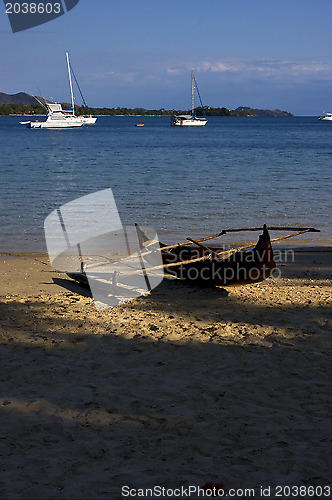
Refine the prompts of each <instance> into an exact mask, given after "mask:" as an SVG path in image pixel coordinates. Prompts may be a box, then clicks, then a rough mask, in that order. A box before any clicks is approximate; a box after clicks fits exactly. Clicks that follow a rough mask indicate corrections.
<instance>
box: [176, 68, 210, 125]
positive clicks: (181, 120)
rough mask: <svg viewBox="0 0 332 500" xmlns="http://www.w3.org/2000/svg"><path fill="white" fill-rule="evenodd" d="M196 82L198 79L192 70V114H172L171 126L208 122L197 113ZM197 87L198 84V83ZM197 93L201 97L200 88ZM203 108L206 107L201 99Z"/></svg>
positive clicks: (204, 123)
mask: <svg viewBox="0 0 332 500" xmlns="http://www.w3.org/2000/svg"><path fill="white" fill-rule="evenodd" d="M195 83H196V80H195V78H194V72H193V71H192V72H191V115H178V116H172V118H171V126H172V127H203V126H204V125H206V124H207V119H206V118H199V117H197V116H196V113H195ZM196 88H197V84H196ZM197 93H198V96H199V98H200V95H199V92H198V88H197ZM201 106H202V109H204V107H203V104H202V101H201Z"/></svg>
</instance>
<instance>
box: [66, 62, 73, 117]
mask: <svg viewBox="0 0 332 500" xmlns="http://www.w3.org/2000/svg"><path fill="white" fill-rule="evenodd" d="M66 59H67V67H68V77H69V86H70V96H71V107H72V108H73V115H74V114H75V109H74V94H73V84H72V81H71V73H70V64H69V56H68V52H66Z"/></svg>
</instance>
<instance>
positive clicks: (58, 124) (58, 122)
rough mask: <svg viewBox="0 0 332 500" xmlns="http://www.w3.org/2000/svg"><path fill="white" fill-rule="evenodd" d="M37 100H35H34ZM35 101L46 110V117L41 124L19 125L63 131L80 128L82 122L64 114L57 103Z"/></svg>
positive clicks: (23, 123)
mask: <svg viewBox="0 0 332 500" xmlns="http://www.w3.org/2000/svg"><path fill="white" fill-rule="evenodd" d="M36 99H37V98H36ZM37 101H38V102H39V103H40V104H42V105H43V106H44V107H45V108H46V109H47V117H46V120H45V121H43V122H40V121H38V120H37V121H35V122H32V121H25V122H20V124H21V125H27V127H29V128H48V129H63V128H79V127H82V125H83V121H82V119H81V118H79V117H77V116H75V115H73V114H69V113H66V112H65V111H64V110H63V109H62V106H61V104H58V103H57V102H46V101H45V102H44V103H42V102H41V101H39V99H37Z"/></svg>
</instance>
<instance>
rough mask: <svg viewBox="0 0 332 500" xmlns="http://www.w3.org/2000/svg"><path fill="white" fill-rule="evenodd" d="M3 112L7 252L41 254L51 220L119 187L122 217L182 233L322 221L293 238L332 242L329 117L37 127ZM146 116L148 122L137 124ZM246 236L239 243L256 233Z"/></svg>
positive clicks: (172, 234)
mask: <svg viewBox="0 0 332 500" xmlns="http://www.w3.org/2000/svg"><path fill="white" fill-rule="evenodd" d="M19 121H20V117H14V116H12V117H0V151H1V156H0V158H1V159H0V162H1V166H0V172H1V188H0V221H1V227H0V251H2V252H10V251H16V252H18V251H46V245H45V239H44V230H43V225H44V220H45V218H46V216H47V215H48V214H49V213H50V212H51V211H52V210H54V209H56V208H58V207H60V206H61V205H62V204H65V203H67V202H69V201H72V200H74V199H76V198H78V197H80V196H84V195H87V194H91V193H94V192H96V191H98V190H102V189H105V188H112V191H113V195H114V198H115V201H116V204H117V207H118V210H119V213H120V217H121V220H122V223H123V224H127V225H132V224H134V223H135V222H137V223H139V224H140V225H147V226H150V227H152V228H154V229H155V230H156V231H157V232H158V234H159V237H160V239H161V240H162V241H164V242H166V243H173V242H174V241H183V240H185V239H186V237H187V236H189V237H192V238H197V237H201V236H207V235H209V234H213V233H216V232H219V231H221V230H223V229H227V228H235V227H240V228H241V227H253V226H254V227H257V226H262V225H263V224H264V223H266V224H267V225H268V226H276V225H280V226H286V225H290V226H308V227H316V228H318V229H320V230H321V232H320V233H311V234H308V235H306V236H304V237H300V238H294V239H292V240H287V241H288V242H289V243H288V244H289V245H291V246H296V245H300V246H303V245H310V246H313V245H331V240H330V238H331V236H332V221H331V214H332V206H331V205H332V196H331V169H332V141H331V136H332V124H331V123H329V122H321V121H319V120H318V119H317V118H316V117H295V118H261V117H211V118H209V121H208V124H207V125H206V126H205V127H202V128H200V127H199V128H193V129H191V128H188V129H186V128H183V129H182V128H173V127H170V125H169V118H168V117H99V118H98V120H97V123H96V125H95V126H86V127H84V128H82V129H77V130H76V129H75V130H59V131H57V130H33V129H27V128H25V127H24V126H22V125H19ZM136 123H144V125H145V126H144V127H135V124H136ZM256 238H257V235H254V236H252V235H250V236H248V233H242V234H241V233H239V235H237V236H234V235H232V237H231V239H232V241H234V240H235V239H236V240H239V241H240V240H243V239H246V240H248V239H249V240H250V241H251V240H252V239H253V240H255V239H256Z"/></svg>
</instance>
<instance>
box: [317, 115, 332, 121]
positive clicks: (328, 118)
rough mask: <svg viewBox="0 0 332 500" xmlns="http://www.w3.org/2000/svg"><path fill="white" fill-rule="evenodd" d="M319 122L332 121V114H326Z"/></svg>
mask: <svg viewBox="0 0 332 500" xmlns="http://www.w3.org/2000/svg"><path fill="white" fill-rule="evenodd" d="M319 120H325V121H332V113H325V115H324V116H320V117H319Z"/></svg>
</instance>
